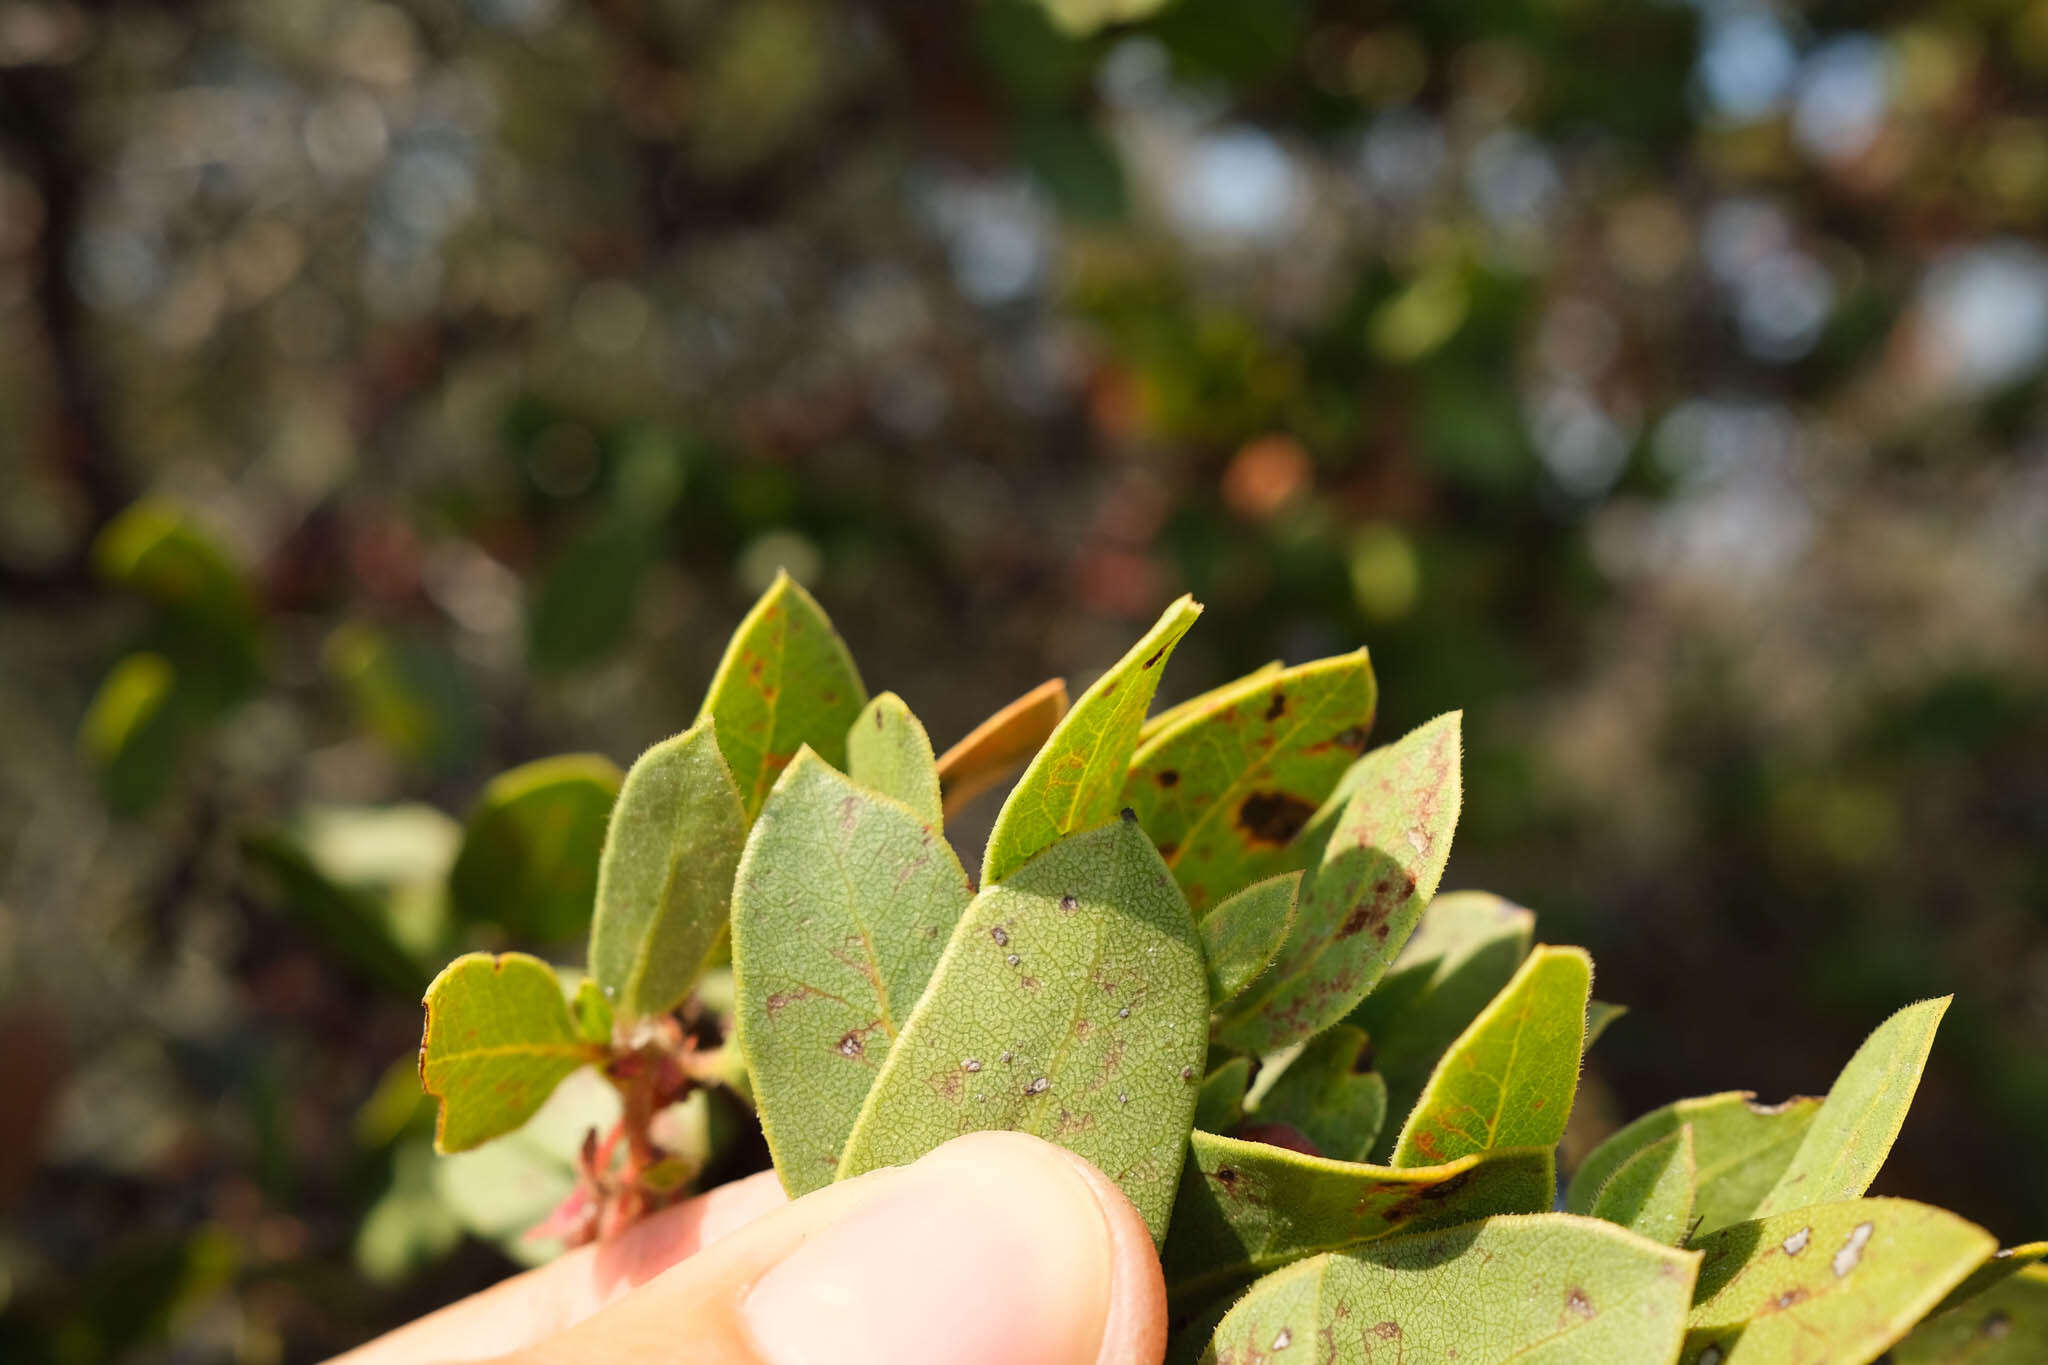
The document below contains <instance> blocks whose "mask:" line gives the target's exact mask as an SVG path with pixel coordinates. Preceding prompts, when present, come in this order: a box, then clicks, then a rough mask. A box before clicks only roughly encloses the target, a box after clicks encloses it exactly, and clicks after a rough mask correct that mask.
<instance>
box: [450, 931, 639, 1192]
mask: <svg viewBox="0 0 2048 1365" xmlns="http://www.w3.org/2000/svg"><path fill="white" fill-rule="evenodd" d="M424 1003H425V1004H426V1007H427V1023H426V1030H425V1033H424V1035H423V1037H422V1038H421V1040H420V1084H421V1085H422V1086H424V1087H425V1089H426V1092H427V1093H428V1094H429V1095H432V1096H433V1097H434V1098H435V1099H437V1100H439V1101H440V1102H441V1113H440V1117H439V1120H438V1122H437V1123H436V1124H435V1127H434V1145H435V1146H436V1147H437V1148H438V1149H440V1150H441V1151H443V1152H460V1151H464V1150H466V1149H468V1148H470V1147H475V1146H477V1145H478V1144H479V1143H484V1142H488V1141H490V1140H491V1139H492V1138H494V1137H498V1136H500V1135H502V1134H505V1133H509V1132H511V1131H512V1130H513V1129H515V1128H517V1127H519V1125H520V1124H522V1123H525V1122H526V1120H527V1119H529V1118H531V1117H532V1116H533V1114H534V1111H536V1110H537V1109H539V1108H540V1107H541V1105H542V1104H544V1103H546V1102H547V1098H548V1096H549V1095H550V1094H551V1093H553V1091H554V1088H555V1086H556V1085H558V1084H559V1083H560V1082H561V1080H562V1078H563V1077H564V1076H567V1075H568V1074H569V1073H570V1072H572V1071H575V1070H576V1069H577V1068H578V1067H581V1066H584V1065H586V1064H587V1063H590V1062H593V1061H596V1060H597V1059H598V1058H600V1057H602V1056H603V1055H604V1049H603V1048H602V1047H600V1046H598V1045H597V1044H595V1043H593V1042H591V1041H590V1040H589V1039H588V1038H586V1037H585V1036H584V1035H583V1034H582V1032H581V1031H580V1030H578V1028H577V1027H576V1023H575V1021H574V1020H573V1019H571V1018H570V1017H569V1002H568V1001H567V1000H565V999H564V998H563V996H562V983H561V982H559V981H557V980H556V979H555V973H554V969H553V968H552V967H550V966H548V964H547V963H545V962H542V961H541V960H540V959H539V958H537V957H528V956H527V955H526V954H524V953H504V954H501V955H499V956H496V957H493V956H492V955H491V954H489V953H465V954H463V955H462V956H461V957H458V958H456V959H455V960H454V961H453V962H451V963H449V964H448V965H447V966H446V967H444V968H442V969H441V974H440V975H439V976H437V977H435V978H434V980H433V982H432V984H430V985H429V986H428V987H427V996H426V1000H425V1002H424Z"/></svg>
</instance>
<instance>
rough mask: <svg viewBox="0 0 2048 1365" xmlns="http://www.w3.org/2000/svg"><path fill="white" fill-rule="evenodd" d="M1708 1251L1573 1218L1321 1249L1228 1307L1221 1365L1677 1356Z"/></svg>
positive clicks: (1528, 1217)
mask: <svg viewBox="0 0 2048 1365" xmlns="http://www.w3.org/2000/svg"><path fill="white" fill-rule="evenodd" d="M1697 1267H1698V1258H1697V1257H1696V1256H1695V1255H1693V1253H1691V1252H1687V1251H1677V1250H1674V1249H1672V1248H1670V1247H1665V1246H1659V1245H1658V1244H1656V1243H1655V1242H1651V1241H1648V1240H1647V1239H1645V1238H1641V1237H1637V1236H1635V1235H1634V1234H1633V1233H1629V1232H1625V1231H1623V1230H1622V1229H1620V1228H1617V1227H1615V1226H1614V1225H1613V1224H1611V1223H1603V1222H1599V1221H1597V1220H1594V1219H1590V1218H1577V1217H1574V1216H1572V1215H1571V1214H1565V1213H1542V1214H1525V1215H1522V1216H1519V1217H1502V1218H1489V1219H1487V1220H1486V1221H1485V1222H1482V1223H1473V1224H1468V1225H1466V1226H1464V1227H1460V1228H1453V1229H1450V1230H1447V1231H1443V1232H1433V1233H1426V1234H1421V1235H1417V1236H1412V1237H1397V1238H1391V1239H1389V1240H1387V1241H1384V1242H1376V1243H1369V1244H1367V1245H1366V1246H1363V1247H1360V1248H1358V1249H1356V1250H1354V1251H1349V1252H1344V1253H1339V1254H1328V1255H1322V1256H1317V1257H1315V1258H1313V1259H1312V1260H1308V1261H1304V1262H1302V1263H1301V1264H1299V1265H1296V1266H1291V1267H1289V1268H1288V1269H1286V1270H1283V1271H1280V1272H1279V1273H1277V1274H1274V1275H1270V1276H1268V1277H1267V1278H1266V1279H1264V1280H1261V1281H1260V1282H1259V1283H1258V1284H1256V1285H1254V1286H1253V1287H1252V1291H1251V1292H1250V1293H1249V1294H1247V1295H1245V1297H1244V1298H1243V1299H1242V1300H1240V1301H1239V1303H1238V1304H1237V1306H1236V1307H1235V1308H1233V1309H1231V1310H1230V1313H1229V1315H1228V1316H1226V1317H1225V1318H1224V1319H1223V1322H1222V1323H1221V1325H1219V1326H1218V1327H1217V1329H1216V1337H1215V1340H1214V1342H1213V1343H1212V1344H1211V1346H1210V1348H1209V1351H1208V1352H1207V1353H1206V1354H1205V1355H1204V1356H1203V1357H1202V1359H1203V1360H1204V1361H1205V1362H1213V1365H1252V1362H1254V1361H1260V1362H1263V1361H1267V1360H1273V1359H1280V1360H1285V1359H1287V1357H1286V1356H1283V1355H1280V1353H1281V1352H1283V1351H1286V1350H1287V1349H1288V1348H1290V1347H1292V1346H1294V1345H1296V1344H1297V1343H1298V1344H1299V1345H1300V1347H1301V1348H1302V1349H1301V1352H1300V1354H1301V1357H1302V1359H1303V1360H1314V1361H1317V1362H1321V1363H1322V1365H1368V1363H1370V1365H1379V1362H1382V1361H1393V1360H1404V1361H1439V1360H1456V1361H1459V1362H1461V1365H1489V1362H1505V1361H1510V1360H1513V1361H1520V1362H1523V1363H1524V1365H1580V1362H1589V1361H1602V1362H1605V1361H1617V1362H1618V1361H1632V1362H1633V1361H1644V1362H1651V1361H1662V1360H1669V1359H1671V1357H1672V1354H1673V1352H1674V1351H1676V1350H1677V1348H1678V1343H1679V1335H1680V1333H1681V1332H1682V1331H1683V1330H1684V1325H1685V1309H1686V1303H1687V1301H1688V1300H1689V1299H1690V1298H1691V1295H1692V1285H1693V1276H1694V1274H1695V1273H1696V1271H1697Z"/></svg>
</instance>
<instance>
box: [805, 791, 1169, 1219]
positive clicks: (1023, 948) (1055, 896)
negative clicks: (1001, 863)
mask: <svg viewBox="0 0 2048 1365" xmlns="http://www.w3.org/2000/svg"><path fill="white" fill-rule="evenodd" d="M1208 1000H1209V988H1208V981H1207V977H1206V974H1205V972H1204V969H1203V966H1202V950H1201V944H1200V941H1199V940H1198V939H1197V937H1196V934H1195V924H1194V918H1193V916H1191V915H1190V914H1189V913H1188V908H1187V902H1186V901H1185V900H1184V899H1182V897H1181V894H1180V891H1179V889H1178V888H1177V887H1176V886H1175V885H1174V884H1173V878H1172V876H1171V875H1170V874H1168V872H1167V870H1166V865H1165V864H1164V863H1162V862H1161V861H1160V860H1159V854H1158V853H1157V852H1156V851H1155V850H1154V849H1153V847H1152V844H1151V841H1150V840H1148V839H1147V838H1146V837H1145V834H1144V831H1142V830H1140V829H1139V828H1138V826H1137V822H1136V821H1131V820H1120V821H1117V822H1115V823H1114V824H1112V825H1110V826H1108V827H1107V828H1104V829H1099V830H1093V831H1090V832H1088V833H1085V834H1078V835H1071V836H1069V837H1067V838H1065V839H1062V840H1061V841H1059V842H1058V843H1056V844H1054V845H1053V846H1052V847H1051V848H1050V849H1048V850H1047V851H1046V852H1044V853H1042V854H1040V855H1039V856H1038V857H1036V858H1034V859H1032V860H1031V861H1030V862H1028V863H1026V864H1025V865H1024V866H1023V867H1021V868H1019V869H1018V870H1017V871H1016V872H1014V873H1013V874H1012V875H1011V876H1009V877H1008V878H1006V879H1004V880H1003V881H1000V882H996V883H994V884H992V885H989V886H986V887H984V888H983V890H982V892H981V894H980V895H979V896H977V897H975V899H974V902H973V904H972V905H970V906H969V907H968V910H967V912H966V914H965V915H963V916H962V917H961V920H960V923H959V927H958V928H957V929H956V930H955V931H954V934H953V938H952V941H951V942H950V943H948V944H947V946H946V952H945V956H944V957H943V958H941V960H940V962H939V965H938V968H937V970H936V971H934V972H933V974H932V981H931V985H930V987H929V988H928V989H927V990H926V991H925V994H924V997H923V999H921V1000H920V1001H919V1002H918V1005H917V1008H916V1009H915V1010H914V1011H913V1012H912V1014H911V1016H910V1020H909V1022H908V1023H907V1024H905V1025H904V1028H903V1032H902V1033H901V1034H900V1035H899V1036H898V1037H897V1039H896V1046H895V1047H894V1048H893V1049H892V1050H891V1051H890V1053H889V1060H888V1061H887V1062H886V1063H884V1065H883V1067H882V1074H881V1075H880V1076H879V1077H878V1078H877V1079H876V1081H875V1085H874V1089H873V1090H872V1091H871V1092H870V1093H869V1095H868V1100H867V1104H866V1105H865V1106H864V1107H863V1108H862V1110H861V1114H860V1118H859V1120H858V1121H857V1122H856V1124H855V1125H854V1131H853V1135H852V1137H851V1138H850V1139H849V1140H848V1142H847V1145H846V1155H845V1158H844V1160H842V1161H841V1163H840V1174H841V1175H842V1176H845V1175H857V1174H859V1173H860V1172H862V1171H868V1170H873V1169H875V1168H876V1167H878V1166H891V1165H898V1164H901V1163H904V1162H908V1161H913V1160H915V1159H916V1158H917V1157H919V1156H921V1155H923V1154H924V1153H925V1152H928V1151H930V1150H931V1149H932V1148H934V1147H936V1146H938V1145H939V1144H940V1143H942V1142H945V1141H946V1140H947V1139H949V1138H952V1137H956V1136H958V1135H959V1134H961V1133H965V1132H971V1131H974V1130H976V1129H989V1128H1003V1129H1014V1130H1018V1131H1022V1132H1028V1133H1034V1134H1036V1135H1038V1136H1039V1137H1043V1138H1047V1139H1049V1140H1051V1141H1053V1142H1056V1143H1058V1144H1060V1145H1061V1146H1063V1147H1066V1148H1069V1149H1070V1150H1072V1151H1074V1152H1077V1153H1079V1154H1080V1155H1082V1156H1084V1157H1086V1158H1088V1159H1089V1160H1090V1161H1092V1162H1094V1163H1095V1164H1096V1165H1097V1166H1098V1167H1100V1168H1101V1169H1102V1170H1103V1171H1104V1172H1105V1173H1106V1174H1108V1175H1109V1177H1110V1178H1111V1179H1113V1180H1115V1181H1116V1182H1117V1184H1118V1185H1120V1186H1122V1187H1123V1190H1124V1193H1125V1194H1127V1195H1129V1196H1130V1199H1131V1202H1132V1203H1133V1204H1135V1205H1136V1206H1137V1208H1138V1212H1139V1213H1141V1214H1143V1215H1144V1217H1145V1221H1146V1222H1147V1224H1149V1225H1150V1227H1151V1228H1152V1232H1153V1236H1154V1237H1155V1238H1158V1237H1160V1236H1162V1235H1163V1234H1164V1232H1165V1229H1166V1215H1167V1211H1168V1209H1169V1207H1170V1206H1171V1204H1172V1201H1173V1190H1174V1183H1175V1181H1176V1179H1177V1178H1178V1176H1179V1174H1180V1165H1181V1158H1182V1156H1183V1154H1184V1152H1185V1150H1186V1147H1187V1135H1188V1131H1189V1127H1190V1124H1191V1122H1192V1120H1193V1116H1194V1107H1195V1094H1196V1091H1197V1089H1198V1087H1199V1085H1200V1083H1201V1079H1202V1063H1203V1055H1204V1053H1205V1052H1206V1050H1207V1048H1206V1039H1205V1037H1204V1035H1205V1032H1206V1026H1207V1021H1208V1013H1209V1009H1208Z"/></svg>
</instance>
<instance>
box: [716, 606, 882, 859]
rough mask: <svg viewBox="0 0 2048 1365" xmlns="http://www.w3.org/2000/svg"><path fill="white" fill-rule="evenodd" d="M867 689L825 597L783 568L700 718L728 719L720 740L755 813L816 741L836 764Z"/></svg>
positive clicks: (741, 632)
mask: <svg viewBox="0 0 2048 1365" xmlns="http://www.w3.org/2000/svg"><path fill="white" fill-rule="evenodd" d="M867 699H868V693H867V688H866V687H864V686H863V685H862V684H861V680H860V672H859V670H857V669H855V668H854V666H853V656H852V655H851V654H849V653H847V651H846V642H845V641H843V640H841V639H840V638H839V633H838V632H837V631H835V630H834V629H833V628H832V622H831V621H830V620H829V619H828V618H827V617H826V615H825V611H824V609H823V608H822V607H820V606H819V605H818V603H817V601H816V600H815V599H814V598H813V597H812V596H811V595H810V594H809V593H807V592H805V591H804V590H803V587H802V586H801V585H800V584H799V583H797V581H796V580H795V579H793V578H791V577H790V576H789V575H788V574H786V573H777V574H776V575H775V581H774V582H773V583H772V584H770V585H769V587H768V591H767V592H765V593H763V594H761V600H760V601H758V602H756V603H755V604H754V608H753V610H752V611H749V612H748V613H747V615H746V619H745V620H743V621H741V622H740V625H739V629H738V630H736V631H734V632H733V637H732V643H731V644H729V645H727V646H726V647H725V658H724V659H722V660H721V661H720V662H719V665H718V672H717V673H715V674H714V675H712V678H711V688H710V691H708V692H707V693H706V694H705V697H704V708H703V709H702V710H701V711H699V712H698V713H697V719H698V720H700V721H701V720H703V719H705V718H706V717H711V718H713V719H715V720H717V722H718V744H719V747H720V748H721V749H723V750H724V751H725V761H726V763H727V764H728V765H729V766H730V767H731V768H732V775H733V780H734V781H735V782H737V783H738V784H739V789H740V801H741V804H742V805H744V806H745V807H746V812H747V818H748V819H749V820H752V819H753V818H754V816H755V814H756V813H758V812H759V811H760V809H761V803H762V802H763V801H765V800H767V798H768V789H769V788H770V787H772V786H774V785H775V779H776V778H777V777H778V776H780V775H781V773H782V770H783V768H784V767H785V766H786V765H787V764H788V763H789V761H790V760H791V759H793V758H795V757H796V753H797V750H798V749H801V748H802V747H803V746H804V745H806V744H808V745H810V746H811V748H813V749H815V750H817V752H818V756H819V757H821V758H823V759H824V760H825V761H826V762H827V763H830V764H832V765H833V766H834V767H840V766H843V765H844V764H845V762H846V731H847V729H848V727H849V726H851V725H852V724H853V722H854V720H855V718H856V717H858V716H859V715H860V709H861V707H862V706H864V705H866V703H867Z"/></svg>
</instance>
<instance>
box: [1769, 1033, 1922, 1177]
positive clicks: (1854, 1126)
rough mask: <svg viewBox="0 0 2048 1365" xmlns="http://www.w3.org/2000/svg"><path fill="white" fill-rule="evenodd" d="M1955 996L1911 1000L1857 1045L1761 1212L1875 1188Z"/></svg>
mask: <svg viewBox="0 0 2048 1365" xmlns="http://www.w3.org/2000/svg"><path fill="white" fill-rule="evenodd" d="M1950 998H1951V997H1949V996H1942V997H1940V998H1939V999H1935V1000H1923V1001H1921V1002H1920V1003H1919V1004H1917V1005H1908V1006H1907V1007H1906V1008H1905V1009H1902V1010H1900V1011H1899V1012H1898V1013H1897V1014H1894V1015H1893V1016H1892V1017H1891V1018H1889V1019H1887V1020H1885V1021H1884V1022H1883V1023H1882V1024H1879V1025H1878V1026H1877V1029H1876V1031H1875V1032H1873V1033H1872V1034H1871V1035H1870V1037H1869V1038H1867V1039H1865V1040H1864V1043H1863V1046H1862V1047H1859V1048H1857V1049H1856V1055H1855V1056H1853V1057H1851V1058H1850V1059H1849V1064H1848V1065H1847V1066H1845V1067H1843V1068H1842V1074H1841V1075H1839V1076H1837V1077H1836V1078H1835V1083H1834V1085H1833V1086H1831V1087H1830V1088H1829V1089H1828V1093H1827V1098H1826V1099H1824V1100H1822V1101H1821V1106H1820V1112H1819V1113H1817V1114H1815V1115H1814V1116H1813V1126H1812V1127H1810V1128H1808V1129H1807V1130H1806V1138H1805V1140H1804V1141H1803V1142H1801V1143H1800V1145H1799V1150H1798V1152H1797V1153H1795V1154H1794V1155H1793V1157H1792V1162H1791V1164H1790V1165H1788V1166H1787V1167H1786V1168H1785V1173H1784V1174H1783V1175H1781V1176H1779V1177H1778V1183H1777V1184H1776V1185H1773V1186H1772V1187H1771V1191H1770V1193H1769V1194H1766V1195H1765V1196H1764V1197H1763V1202H1762V1203H1760V1204H1758V1205H1757V1209H1756V1216H1757V1217H1759V1218H1763V1217H1768V1216H1769V1215H1771V1214H1773V1213H1780V1212H1783V1211H1784V1210H1786V1209H1799V1208H1805V1207H1806V1206H1807V1205H1809V1204H1822V1203H1832V1202H1833V1201H1835V1200H1838V1199H1848V1198H1851V1197H1853V1196H1855V1195H1859V1194H1861V1193H1863V1192H1864V1191H1865V1190H1867V1189H1869V1188H1870V1182H1871V1181H1872V1180H1874V1179H1876V1178H1877V1172H1878V1168H1879V1167H1881V1166H1883V1165H1884V1159H1885V1157H1886V1156H1887V1155H1888V1154H1889V1153H1890V1152H1891V1149H1892V1142H1893V1140H1894V1139H1896V1138H1897V1137H1898V1135H1899V1129H1900V1128H1901V1127H1902V1126H1904V1124H1905V1122H1906V1110H1907V1109H1908V1108H1909V1107H1910V1106H1911V1105H1912V1103H1913V1092H1914V1091H1916V1090H1918V1089H1919V1088H1920V1072H1921V1070H1922V1069H1923V1068H1924V1067H1925V1066H1926V1065H1927V1054H1928V1052H1929V1051H1930V1050H1931V1049H1932V1048H1933V1047H1934V1031H1935V1029H1936V1028H1938V1027H1940V1025H1941V1016H1942V1015H1943V1014H1945V1013H1947V1011H1948V1002H1949V1000H1950Z"/></svg>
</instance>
